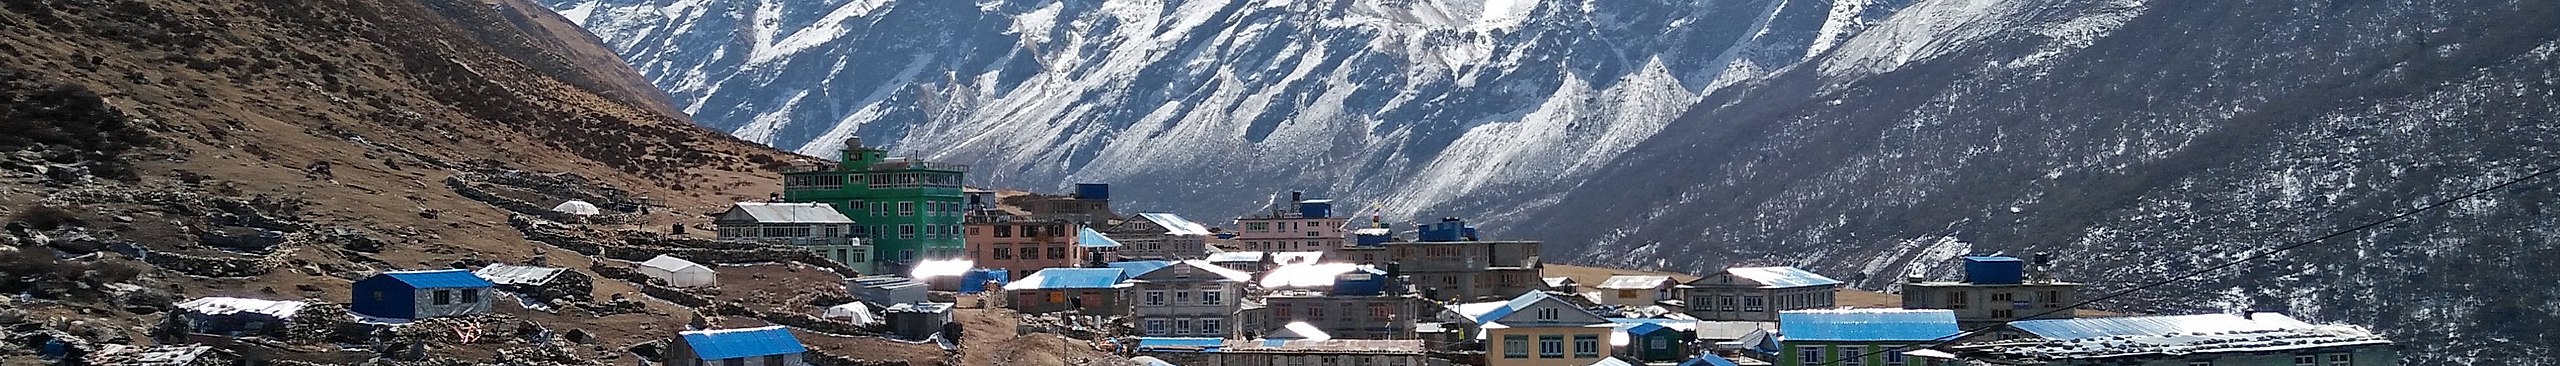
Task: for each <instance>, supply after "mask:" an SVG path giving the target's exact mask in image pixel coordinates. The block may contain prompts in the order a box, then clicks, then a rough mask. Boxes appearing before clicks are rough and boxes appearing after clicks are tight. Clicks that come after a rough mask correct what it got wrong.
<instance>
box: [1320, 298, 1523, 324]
mask: <svg viewBox="0 0 2560 366" xmlns="http://www.w3.org/2000/svg"><path fill="white" fill-rule="evenodd" d="M1365 304H1367V307H1368V308H1369V313H1368V316H1369V317H1368V320H1369V321H1383V320H1384V319H1390V318H1394V317H1395V316H1396V307H1395V305H1394V304H1392V303H1388V302H1369V303H1365ZM1361 306H1362V305H1358V303H1352V302H1337V303H1334V307H1335V311H1334V312H1333V314H1336V315H1341V316H1342V318H1341V319H1340V320H1339V321H1340V322H1343V323H1359V322H1362V321H1363V320H1359V319H1352V318H1353V317H1355V316H1359V315H1360V310H1359V308H1360V307H1361ZM1324 308H1325V306H1323V305H1306V306H1296V305H1291V304H1285V303H1284V304H1272V306H1271V316H1272V319H1281V320H1309V321H1320V320H1323V319H1324V316H1325V311H1324ZM1548 310H1555V309H1548Z"/></svg>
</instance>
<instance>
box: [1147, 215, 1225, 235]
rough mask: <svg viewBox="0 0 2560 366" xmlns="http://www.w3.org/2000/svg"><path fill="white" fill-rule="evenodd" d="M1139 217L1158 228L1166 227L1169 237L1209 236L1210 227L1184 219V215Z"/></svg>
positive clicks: (1165, 230)
mask: <svg viewBox="0 0 2560 366" xmlns="http://www.w3.org/2000/svg"><path fill="white" fill-rule="evenodd" d="M1138 216H1139V217H1144V218H1146V219H1147V221H1148V222H1154V223H1156V226H1162V227H1164V233H1165V234H1167V235H1209V227H1208V226H1206V225H1201V224H1200V223H1197V222H1191V220H1187V219H1183V218H1182V215H1175V214H1169V213H1161V212H1159V213H1142V214H1138Z"/></svg>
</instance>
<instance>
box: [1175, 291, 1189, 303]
mask: <svg viewBox="0 0 2560 366" xmlns="http://www.w3.org/2000/svg"><path fill="white" fill-rule="evenodd" d="M1173 303H1175V304H1188V303H1191V292H1190V291H1174V292H1173Z"/></svg>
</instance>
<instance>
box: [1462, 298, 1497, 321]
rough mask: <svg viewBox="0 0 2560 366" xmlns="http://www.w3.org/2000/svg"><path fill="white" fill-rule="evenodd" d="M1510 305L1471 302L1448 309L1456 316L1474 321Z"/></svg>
mask: <svg viewBox="0 0 2560 366" xmlns="http://www.w3.org/2000/svg"><path fill="white" fill-rule="evenodd" d="M1510 303H1511V302H1510V301H1486V302H1471V303H1465V304H1458V306H1457V307H1453V308H1450V311H1454V312H1457V313H1458V316H1463V317H1466V318H1467V320H1475V319H1482V318H1484V315H1485V314H1490V313H1493V311H1494V310H1496V309H1501V308H1502V307H1503V305H1508V304H1510Z"/></svg>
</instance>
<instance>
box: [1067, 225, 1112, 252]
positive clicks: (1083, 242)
mask: <svg viewBox="0 0 2560 366" xmlns="http://www.w3.org/2000/svg"><path fill="white" fill-rule="evenodd" d="M1076 245H1077V246H1082V247H1086V248H1118V247H1120V241H1118V240H1111V236H1108V235H1102V232H1100V231H1093V228H1090V227H1087V228H1079V229H1076Z"/></svg>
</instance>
